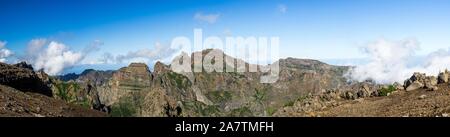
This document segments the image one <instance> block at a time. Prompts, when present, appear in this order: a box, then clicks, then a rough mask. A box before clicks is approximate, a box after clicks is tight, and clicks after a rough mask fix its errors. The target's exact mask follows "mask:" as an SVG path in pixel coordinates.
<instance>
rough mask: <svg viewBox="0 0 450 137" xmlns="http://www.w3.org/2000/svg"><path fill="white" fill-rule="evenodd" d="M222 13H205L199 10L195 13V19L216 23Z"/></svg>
mask: <svg viewBox="0 0 450 137" xmlns="http://www.w3.org/2000/svg"><path fill="white" fill-rule="evenodd" d="M219 17H220V14H218V13H217V14H203V13H201V12H198V13H196V14H195V15H194V19H195V20H198V21H204V22H208V23H210V24H214V23H216V22H217V20H218V19H219Z"/></svg>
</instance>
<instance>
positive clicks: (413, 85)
mask: <svg viewBox="0 0 450 137" xmlns="http://www.w3.org/2000/svg"><path fill="white" fill-rule="evenodd" d="M423 86H424V85H423V84H422V83H420V82H418V81H414V82H412V83H411V84H409V85H408V86H407V87H406V91H413V90H417V89H420V88H422V87H423Z"/></svg>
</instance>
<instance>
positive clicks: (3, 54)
mask: <svg viewBox="0 0 450 137" xmlns="http://www.w3.org/2000/svg"><path fill="white" fill-rule="evenodd" d="M5 46H6V42H5V41H0V62H6V61H7V60H6V58H8V57H10V56H12V55H13V52H12V51H10V50H8V49H6V48H5Z"/></svg>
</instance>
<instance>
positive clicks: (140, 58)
mask: <svg viewBox="0 0 450 137" xmlns="http://www.w3.org/2000/svg"><path fill="white" fill-rule="evenodd" d="M178 51H179V49H172V48H170V46H168V45H162V44H161V43H159V42H156V43H155V47H154V49H141V50H137V51H130V52H128V53H127V54H125V55H117V56H114V55H112V54H111V53H104V54H103V56H102V58H101V59H99V61H98V62H97V63H100V64H117V63H124V62H126V63H130V62H143V63H149V62H152V61H153V62H154V61H163V60H167V59H169V58H171V57H173V55H174V54H175V53H177V52H178Z"/></svg>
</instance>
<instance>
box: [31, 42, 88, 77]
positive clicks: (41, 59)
mask: <svg viewBox="0 0 450 137" xmlns="http://www.w3.org/2000/svg"><path fill="white" fill-rule="evenodd" d="M82 59H83V54H82V53H80V52H73V51H70V50H69V49H68V48H67V47H66V45H64V44H62V43H58V42H55V41H52V42H50V44H49V45H48V47H47V49H46V50H45V51H44V52H42V53H39V54H38V56H37V58H36V59H35V60H34V61H33V65H34V67H35V69H38V70H39V69H43V70H44V71H45V72H46V73H48V74H49V75H57V74H60V73H61V72H62V71H63V70H64V69H66V68H70V67H73V66H74V65H76V64H77V63H79V62H80V61H81V60H82Z"/></svg>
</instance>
